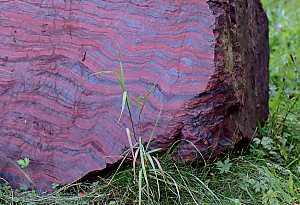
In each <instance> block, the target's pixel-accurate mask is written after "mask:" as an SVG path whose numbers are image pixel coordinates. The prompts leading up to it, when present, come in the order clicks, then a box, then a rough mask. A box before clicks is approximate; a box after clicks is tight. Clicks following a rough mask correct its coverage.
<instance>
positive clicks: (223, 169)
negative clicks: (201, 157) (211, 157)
mask: <svg viewBox="0 0 300 205" xmlns="http://www.w3.org/2000/svg"><path fill="white" fill-rule="evenodd" d="M215 164H216V165H217V168H218V169H219V170H220V173H221V174H222V173H227V172H229V170H230V167H231V166H232V163H230V162H229V158H227V159H226V160H225V161H224V163H223V162H222V161H218V162H217V163H215Z"/></svg>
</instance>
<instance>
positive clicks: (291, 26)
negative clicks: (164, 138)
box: [0, 0, 300, 205]
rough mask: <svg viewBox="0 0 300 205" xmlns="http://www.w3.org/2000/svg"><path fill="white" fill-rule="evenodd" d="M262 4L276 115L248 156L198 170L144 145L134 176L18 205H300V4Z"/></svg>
mask: <svg viewBox="0 0 300 205" xmlns="http://www.w3.org/2000/svg"><path fill="white" fill-rule="evenodd" d="M262 2H263V5H264V7H265V10H266V11H267V14H268V17H269V21H270V46H271V61H270V96H271V97H270V111H271V113H270V117H269V120H268V122H267V123H266V125H265V126H264V127H259V129H258V133H257V136H256V137H255V138H254V139H253V142H252V143H251V145H250V149H249V150H248V151H247V152H246V153H243V155H239V156H236V155H234V154H228V155H226V156H223V157H222V158H219V159H216V161H214V162H208V163H207V164H205V165H204V164H201V165H196V166H191V165H187V164H182V163H172V162H168V161H167V160H166V156H160V157H159V158H157V157H154V156H155V153H151V154H152V155H150V153H149V151H148V150H147V146H145V147H143V146H141V144H137V146H135V148H134V149H133V150H132V155H133V156H136V157H135V158H134V159H133V161H134V162H135V163H134V170H135V172H133V171H132V169H133V167H132V166H128V167H124V168H122V170H121V171H117V172H116V173H114V174H113V175H110V176H106V177H105V178H101V177H99V179H98V180H95V181H93V182H86V183H77V184H72V185H68V186H64V187H61V188H58V189H57V190H56V192H54V193H52V194H50V195H37V194H36V193H34V192H32V191H24V192H19V191H18V190H15V193H14V198H13V200H14V203H15V204H18V203H19V204H110V205H113V204H209V205H210V204H224V205H225V204H226V205H227V204H232V205H238V204H270V205H273V204H293V205H296V204H300V183H299V180H300V179H299V176H300V158H299V150H300V126H299V121H300V119H299V118H300V100H299V95H300V93H299V92H300V91H299V88H300V80H299V72H300V2H299V0H289V1H288V0H278V1H274V0H263V1H262ZM119 79H120V82H121V83H122V84H123V85H124V86H123V87H122V86H121V88H122V91H123V93H125V94H124V95H123V97H124V98H123V99H124V100H123V102H124V103H123V106H122V107H124V106H125V101H127V96H128V93H127V92H126V90H125V82H124V81H123V77H122V73H121V77H119ZM125 98H126V99H125ZM127 106H128V105H127ZM122 110H123V109H122ZM128 133H129V134H128V135H130V132H128ZM153 154H154V155H153ZM137 159H140V160H137ZM0 190H1V191H0V203H1V204H6V203H7V204H9V203H11V201H12V193H11V191H10V187H9V185H7V184H1V187H0ZM23 190H26V188H23Z"/></svg>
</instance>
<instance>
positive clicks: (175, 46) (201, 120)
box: [0, 0, 269, 192]
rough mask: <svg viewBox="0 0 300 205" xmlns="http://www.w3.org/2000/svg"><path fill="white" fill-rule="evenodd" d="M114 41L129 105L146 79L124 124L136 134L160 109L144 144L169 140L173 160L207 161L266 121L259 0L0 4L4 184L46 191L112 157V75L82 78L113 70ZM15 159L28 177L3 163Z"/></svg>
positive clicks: (115, 137)
mask: <svg viewBox="0 0 300 205" xmlns="http://www.w3.org/2000/svg"><path fill="white" fill-rule="evenodd" d="M118 47H120V55H121V59H122V62H123V67H124V72H125V81H126V89H127V90H128V91H129V94H130V96H131V99H132V102H131V104H132V105H134V104H135V99H136V98H137V97H138V96H139V95H144V96H145V95H146V94H147V92H148V90H149V89H150V88H151V87H152V85H153V84H154V83H155V82H156V83H157V86H156V87H155V89H154V91H153V93H152V94H151V95H150V97H149V99H148V102H147V103H146V106H145V108H144V111H143V114H142V118H141V129H136V131H137V136H140V135H142V137H143V141H144V142H146V141H147V140H148V138H149V136H150V133H151V131H152V129H153V127H154V124H155V121H156V118H157V116H158V113H159V111H160V109H161V108H162V114H161V116H160V118H159V123H158V126H157V128H156V132H155V136H154V137H153V140H152V142H151V148H163V149H162V150H167V149H168V148H169V147H170V146H171V145H172V144H173V143H174V142H176V141H178V143H177V144H178V147H177V148H176V150H175V151H174V154H173V155H172V157H173V158H174V159H177V160H186V161H190V160H197V159H199V160H200V159H201V157H200V155H199V153H198V152H197V150H196V149H195V147H196V148H197V149H198V150H199V151H200V152H201V154H202V155H203V156H204V157H205V158H210V157H214V156H216V155H218V154H220V153H223V152H224V151H225V150H226V148H228V147H229V146H232V145H235V144H237V143H238V142H239V141H241V140H243V139H246V140H250V139H251V137H252V136H253V134H254V132H255V130H256V126H257V121H259V122H260V123H261V124H263V123H264V122H265V120H266V119H267V116H268V77H269V74H268V63H269V45H268V20H267V17H266V14H265V13H264V11H263V8H262V5H261V3H260V1H259V0H247V1H245V0H214V1H213V0H209V1H207V0H148V1H146V0H90V1H83V0H64V1H62V0H24V1H18V0H10V1H3V0H2V1H0V170H1V171H0V173H1V177H3V178H4V179H6V180H7V181H9V183H10V184H11V185H12V186H13V187H15V188H16V187H20V186H22V185H24V184H27V185H28V186H29V187H31V188H35V189H36V190H37V191H38V192H43V191H51V184H52V183H58V184H65V183H72V182H74V181H76V180H78V179H80V178H82V177H83V176H85V175H86V174H88V173H90V172H92V171H96V170H103V169H105V168H106V167H107V166H108V165H111V164H115V163H117V162H119V161H120V159H122V154H123V153H124V151H126V150H128V149H129V147H130V145H129V142H128V138H127V135H126V131H125V128H127V127H128V128H130V127H131V123H130V118H129V114H128V110H125V111H124V114H123V116H122V118H121V121H120V122H118V118H119V115H120V110H121V106H122V91H121V90H120V86H119V85H118V82H117V80H116V78H115V76H114V75H113V74H107V75H92V74H93V73H96V72H100V71H104V70H111V71H115V72H117V73H120V65H119V57H118ZM140 103H142V100H141V102H140ZM132 115H133V120H134V124H135V126H136V127H138V124H139V121H138V110H137V109H136V108H135V107H134V106H133V109H132ZM132 140H133V143H134V142H135V139H132ZM188 141H189V142H188ZM191 143H192V144H193V145H192V144H191ZM194 146H195V147H194ZM24 157H28V158H29V159H30V164H29V167H27V168H25V169H24V171H25V172H26V173H27V174H28V175H29V176H30V178H31V179H32V180H33V182H34V183H33V184H30V183H29V181H28V180H27V179H26V177H24V175H23V174H22V172H20V171H19V170H18V169H17V168H16V167H15V165H14V164H13V163H11V161H13V162H16V161H17V160H18V159H22V158H24Z"/></svg>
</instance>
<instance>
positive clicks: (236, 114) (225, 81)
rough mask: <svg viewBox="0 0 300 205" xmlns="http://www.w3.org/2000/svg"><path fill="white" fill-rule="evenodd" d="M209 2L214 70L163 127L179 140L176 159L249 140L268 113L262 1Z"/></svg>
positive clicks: (217, 151) (215, 152)
mask: <svg viewBox="0 0 300 205" xmlns="http://www.w3.org/2000/svg"><path fill="white" fill-rule="evenodd" d="M208 4H209V5H210V8H211V9H212V11H213V15H214V16H215V18H216V21H215V24H214V29H213V31H214V35H215V37H216V44H215V58H214V59H215V70H214V73H213V75H212V76H211V78H210V80H209V82H208V86H207V87H206V89H205V91H204V92H201V93H199V95H197V96H195V97H194V98H192V99H190V100H189V101H187V102H185V105H184V106H183V108H182V109H181V110H180V112H179V113H178V114H177V115H176V116H175V118H174V120H173V121H172V122H171V124H170V125H169V127H168V131H169V132H168V134H169V136H172V137H173V136H176V137H175V138H177V140H179V146H178V149H177V150H176V152H175V154H174V157H175V159H177V160H187V161H191V160H195V159H199V158H202V157H204V158H206V159H207V158H211V157H214V156H216V155H218V154H220V153H222V152H224V150H226V149H227V148H228V147H232V146H234V145H236V144H237V143H238V142H240V141H241V140H242V139H244V140H245V142H249V141H250V140H251V138H252V137H253V135H254V133H255V130H256V128H257V122H259V123H261V124H264V122H265V121H266V120H267V118H268V113H269V107H268V99H269V37H268V34H269V30H268V19H267V16H266V14H265V12H264V11H263V8H262V5H261V2H260V1H259V0H252V1H243V0H235V1H233V0H230V1H225V0H216V1H208ZM170 141H171V140H170ZM192 145H195V147H194V146H192ZM155 146H159V145H155ZM199 151H200V152H201V154H199ZM201 155H202V156H201Z"/></svg>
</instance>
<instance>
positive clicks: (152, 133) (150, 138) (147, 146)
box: [145, 109, 162, 151]
mask: <svg viewBox="0 0 300 205" xmlns="http://www.w3.org/2000/svg"><path fill="white" fill-rule="evenodd" d="M161 113H162V109H160V111H159V113H158V116H157V118H156V121H155V125H154V127H153V129H152V132H151V135H150V137H149V140H148V142H147V145H146V148H145V150H146V151H147V150H148V148H149V145H150V142H151V140H152V137H153V135H154V132H155V129H156V127H157V124H158V120H159V118H160V115H161Z"/></svg>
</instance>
